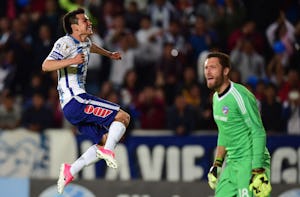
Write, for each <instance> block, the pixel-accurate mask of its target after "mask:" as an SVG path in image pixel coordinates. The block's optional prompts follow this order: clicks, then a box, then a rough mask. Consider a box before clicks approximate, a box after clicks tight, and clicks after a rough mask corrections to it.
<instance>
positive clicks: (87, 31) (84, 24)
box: [76, 14, 93, 35]
mask: <svg viewBox="0 0 300 197" xmlns="http://www.w3.org/2000/svg"><path fill="white" fill-rule="evenodd" d="M76 17H77V19H78V24H77V28H76V29H77V31H78V33H79V34H80V35H91V34H93V26H92V22H91V21H90V19H89V18H88V17H87V16H86V15H85V14H78V15H76Z"/></svg>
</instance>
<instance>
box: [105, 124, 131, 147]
mask: <svg viewBox="0 0 300 197" xmlns="http://www.w3.org/2000/svg"><path fill="white" fill-rule="evenodd" d="M125 131H126V127H125V125H124V124H123V123H121V122H119V121H114V122H112V123H111V125H110V127H109V129H108V136H107V140H106V143H105V145H104V148H105V149H108V150H111V151H113V150H114V149H115V147H116V145H117V143H118V142H119V140H120V139H121V138H122V136H123V135H124V133H125Z"/></svg>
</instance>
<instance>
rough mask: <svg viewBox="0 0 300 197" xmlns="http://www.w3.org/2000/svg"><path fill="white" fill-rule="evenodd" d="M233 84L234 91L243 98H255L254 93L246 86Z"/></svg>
mask: <svg viewBox="0 0 300 197" xmlns="http://www.w3.org/2000/svg"><path fill="white" fill-rule="evenodd" d="M231 83H232V86H233V87H232V88H233V89H234V91H235V92H236V93H237V94H239V95H240V96H241V98H248V97H254V95H253V93H252V92H251V91H250V90H249V89H248V88H247V87H246V86H244V85H242V84H239V83H234V82H231Z"/></svg>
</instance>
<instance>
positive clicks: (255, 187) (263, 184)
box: [249, 169, 272, 197]
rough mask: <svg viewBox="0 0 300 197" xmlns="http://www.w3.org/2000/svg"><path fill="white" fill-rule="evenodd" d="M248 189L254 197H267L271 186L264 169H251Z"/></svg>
mask: <svg viewBox="0 0 300 197" xmlns="http://www.w3.org/2000/svg"><path fill="white" fill-rule="evenodd" d="M249 190H250V191H252V192H253V194H254V196H256V197H267V196H269V194H270V193H271V190H272V187H271V184H270V181H269V180H268V177H267V175H266V173H265V170H264V169H254V170H252V177H251V180H250V185H249Z"/></svg>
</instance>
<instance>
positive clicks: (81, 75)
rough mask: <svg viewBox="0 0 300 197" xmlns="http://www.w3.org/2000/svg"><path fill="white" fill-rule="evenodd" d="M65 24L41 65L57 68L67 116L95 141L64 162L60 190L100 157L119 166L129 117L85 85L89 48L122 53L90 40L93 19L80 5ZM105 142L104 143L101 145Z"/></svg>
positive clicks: (111, 55)
mask: <svg viewBox="0 0 300 197" xmlns="http://www.w3.org/2000/svg"><path fill="white" fill-rule="evenodd" d="M63 26H64V30H65V32H66V33H67V35H65V36H63V37H61V38H59V39H58V40H57V41H56V43H55V44H54V46H53V49H52V51H51V52H50V54H49V56H48V57H47V58H46V59H45V61H44V62H43V65H42V69H43V71H55V70H57V73H58V86H57V90H58V92H59V99H60V103H61V107H62V109H63V112H64V115H65V117H66V119H67V120H68V121H69V122H70V123H72V124H73V125H75V126H77V128H78V130H79V131H80V132H81V133H82V134H85V135H87V136H89V137H90V138H91V139H92V140H93V142H94V143H95V144H94V145H93V146H91V147H90V148H88V150H87V151H86V152H85V153H83V154H82V155H81V157H79V158H78V159H77V160H76V161H75V162H74V163H73V164H71V165H70V164H66V163H63V164H62V165H61V168H60V174H59V178H58V182H57V184H58V192H59V193H62V192H63V190H64V187H65V186H66V185H67V184H68V183H70V182H71V181H72V180H73V179H74V175H75V174H77V173H78V172H79V171H80V170H81V169H83V168H84V167H86V166H89V165H91V164H93V163H95V162H97V161H99V160H100V159H104V160H105V161H106V164H107V165H108V166H109V167H111V168H117V162H116V160H115V154H114V152H113V151H114V148H115V146H116V145H117V143H118V142H119V140H120V139H121V138H122V136H123V135H124V133H125V130H126V127H127V126H128V124H129V121H130V117H129V115H128V114H127V113H126V112H125V111H123V110H122V109H120V106H119V105H117V104H115V103H111V102H108V101H106V100H104V99H101V98H98V97H95V96H93V95H90V94H88V93H86V91H85V87H84V85H85V79H86V74H87V66H88V61H89V54H90V52H91V53H97V54H100V55H104V56H107V57H109V58H111V59H114V60H119V59H121V55H120V53H118V52H110V51H107V50H105V49H103V48H101V47H98V46H96V45H95V44H94V43H92V42H91V40H90V39H89V36H90V35H92V33H93V31H92V23H91V21H90V20H89V18H88V17H87V16H86V15H85V12H84V10H83V9H81V8H79V9H77V10H74V11H71V12H69V13H67V14H66V15H65V16H64V18H63ZM107 133H108V135H107ZM102 144H103V145H104V146H100V145H102Z"/></svg>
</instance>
